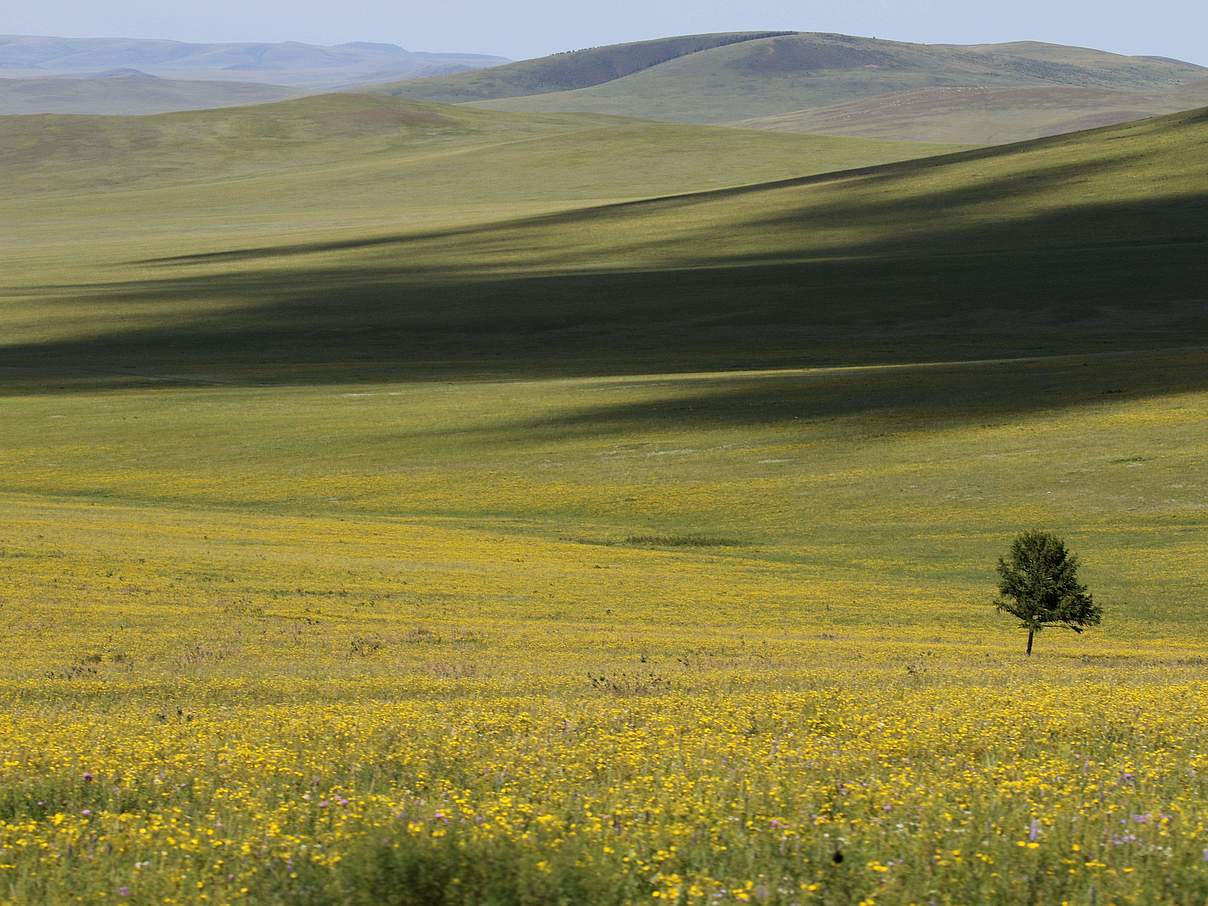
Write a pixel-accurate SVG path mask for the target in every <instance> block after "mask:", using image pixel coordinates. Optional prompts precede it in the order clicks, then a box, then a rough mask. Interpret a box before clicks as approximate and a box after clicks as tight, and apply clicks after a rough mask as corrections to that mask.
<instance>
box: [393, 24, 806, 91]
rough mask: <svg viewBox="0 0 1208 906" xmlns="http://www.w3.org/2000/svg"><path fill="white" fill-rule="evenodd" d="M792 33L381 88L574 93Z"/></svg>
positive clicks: (559, 59)
mask: <svg viewBox="0 0 1208 906" xmlns="http://www.w3.org/2000/svg"><path fill="white" fill-rule="evenodd" d="M786 34H791V33H790V32H733V33H722V34H712V35H687V36H684V37H676V38H659V39H656V40H653V41H637V42H633V43H630V44H614V45H609V46H606V47H590V48H586V49H583V50H576V51H569V52H567V53H559V54H554V55H552V56H548V57H541V58H539V59H536V60H523V61H520V62H517V63H508V64H505V65H503V66H494V67H490V68H489V69H486V70H483V71H482V72H465V73H458V74H456V75H450V76H444V77H431V78H428V79H424V80H423V81H422V82H420V83H419V84H416V85H408V86H403V85H386V86H383V87H381V88H380V89H378V90H380V91H381V92H382V93H384V94H391V95H395V96H400V97H409V98H415V99H417V100H425V101H440V102H443V103H448V104H460V103H467V102H471V101H487V100H495V99H500V98H514V97H528V96H531V95H538V94H551V93H556V92H562V91H574V90H577V89H582V88H590V87H593V86H596V85H603V84H606V83H608V82H612V81H615V80H617V79H622V78H624V77H626V76H629V75H633V74H635V73H639V72H642V71H644V70H647V69H650V68H652V67H656V66H659V65H661V64H663V63H667V62H670V61H671V60H676V59H679V58H681V57H686V56H689V55H691V54H698V53H702V52H704V51H708V50H713V49H716V48H720V47H728V46H731V45H735V44H743V43H746V42H748V41H757V40H760V39H762V38H767V37H770V36H773V35H786Z"/></svg>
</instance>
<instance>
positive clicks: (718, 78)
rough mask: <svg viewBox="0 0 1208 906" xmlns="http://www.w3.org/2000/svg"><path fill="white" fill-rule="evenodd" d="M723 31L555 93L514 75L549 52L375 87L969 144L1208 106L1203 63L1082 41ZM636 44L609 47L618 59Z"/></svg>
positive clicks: (534, 106) (507, 105) (501, 102)
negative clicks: (712, 40)
mask: <svg viewBox="0 0 1208 906" xmlns="http://www.w3.org/2000/svg"><path fill="white" fill-rule="evenodd" d="M715 37H718V38H720V37H721V36H715ZM725 37H726V38H727V40H726V41H724V43H723V42H721V41H718V43H717V44H716V45H715V46H701V47H700V48H699V49H695V50H690V51H689V52H683V53H680V54H677V55H676V56H674V57H672V58H670V59H667V60H665V61H662V62H657V63H655V64H654V65H642V66H637V65H634V66H633V67H632V71H625V70H623V69H622V70H619V71H618V74H617V75H616V76H615V77H613V78H609V79H607V80H601V81H599V82H597V83H595V84H590V85H582V86H580V85H576V84H565V85H564V86H563V87H560V88H558V87H557V85H558V83H557V80H554V79H550V80H543V81H538V82H537V83H533V82H532V81H529V80H526V79H524V78H520V77H519V75H520V73H521V72H529V71H537V70H540V69H542V68H543V67H549V66H552V65H553V64H554V62H555V58H546V59H545V60H539V61H530V62H529V63H526V64H513V65H512V66H510V67H499V68H496V69H488V70H484V71H482V72H476V73H472V74H469V75H458V76H453V77H447V78H430V79H422V80H419V81H416V82H413V83H410V84H403V85H393V86H386V87H384V88H383V89H381V90H384V91H388V92H390V93H394V94H398V95H402V96H408V97H416V98H431V99H441V100H446V101H454V102H474V103H481V104H482V105H484V106H488V107H491V108H493V109H500V110H511V111H530V112H533V111H541V112H552V111H558V112H572V111H579V112H591V113H609V114H618V115H625V116H636V117H642V118H648V119H654V120H664V121H673V122H706V123H741V124H742V125H745V126H754V127H760V128H763V127H766V128H773V129H800V130H802V131H825V132H831V133H836V134H854V135H866V136H874V137H878V138H893V139H922V140H928V141H949V142H952V141H955V142H961V143H966V144H978V143H992V142H995V141H1008V140H1009V141H1016V140H1021V139H1026V138H1033V137H1039V136H1042V135H1045V134H1050V133H1053V132H1057V131H1063V130H1068V129H1076V128H1086V127H1089V126H1092V125H1103V124H1109V123H1112V122H1122V121H1127V120H1130V119H1136V118H1138V117H1139V116H1145V115H1152V114H1157V113H1166V112H1174V111H1176V110H1179V109H1186V108H1188V107H1190V106H1196V105H1198V104H1201V103H1205V102H1208V70H1206V69H1204V68H1203V67H1199V66H1195V65H1193V64H1189V63H1182V62H1179V61H1172V60H1162V59H1154V58H1147V57H1124V56H1119V55H1116V54H1110V53H1104V52H1101V51H1095V50H1089V49H1085V48H1077V47H1061V46H1055V45H1046V44H1038V43H1026V42H1025V43H1015V44H1002V45H978V46H969V47H959V46H949V45H919V44H906V43H902V42H896V41H883V40H877V39H871V38H857V37H849V36H845V35H830V34H773V35H767V36H761V35H757V34H752V35H744V36H725ZM737 38H742V40H737ZM640 46H641V45H622V46H620V47H617V48H612V49H606V50H609V51H610V52H611V53H612V54H614V55H618V54H624V53H632V48H636V47H640ZM601 52H603V51H597V52H596V53H601ZM518 66H522V67H526V68H525V69H517V68H516V67H518ZM955 89H962V90H960V91H957V90H955ZM968 89H976V91H969V90H968Z"/></svg>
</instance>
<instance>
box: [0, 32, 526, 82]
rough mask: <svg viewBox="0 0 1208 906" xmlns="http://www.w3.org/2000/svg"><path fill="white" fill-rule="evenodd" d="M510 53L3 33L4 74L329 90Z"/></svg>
mask: <svg viewBox="0 0 1208 906" xmlns="http://www.w3.org/2000/svg"><path fill="white" fill-rule="evenodd" d="M506 62H507V60H506V59H504V58H503V57H493V56H485V55H481V54H463V53H416V52H413V51H409V50H404V49H403V48H401V47H398V46H396V45H394V44H374V43H367V42H354V43H351V44H338V45H335V46H331V47H323V46H319V45H314V44H300V43H298V42H295V41H289V42H285V43H281V44H254V43H248V44H188V43H184V42H181V41H159V40H144V39H136V38H54V37H38V36H30V35H0V78H25V79H28V78H41V77H46V76H56V75H58V76H62V75H71V76H83V75H89V76H91V75H94V74H96V73H101V72H106V71H109V70H114V69H136V70H139V71H140V72H144V73H148V74H150V75H154V76H159V77H161V78H166V79H175V80H204V81H231V82H245V83H247V82H256V83H267V84H271V85H277V86H284V87H288V88H304V89H308V90H321V89H330V88H341V87H346V86H349V85H354V84H357V83H362V82H384V81H392V80H402V79H412V78H417V77H420V76H434V75H442V74H448V73H454V72H461V71H464V70H470V69H478V68H482V67H486V66H496V65H499V64H501V63H506Z"/></svg>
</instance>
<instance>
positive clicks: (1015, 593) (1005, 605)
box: [996, 531, 1103, 657]
mask: <svg viewBox="0 0 1208 906" xmlns="http://www.w3.org/2000/svg"><path fill="white" fill-rule="evenodd" d="M1078 566H1079V562H1078V558H1077V557H1076V556H1074V555H1073V554H1071V553H1069V552H1068V551H1067V550H1066V549H1065V542H1063V541H1062V540H1061V539H1060V538H1058V537H1057V536H1056V535H1053V534H1051V533H1049V532H1038V531H1031V532H1024V533H1023V534H1021V535H1020V536H1019V537H1017V538H1016V539H1015V541H1014V542H1012V544H1011V552H1010V554H1009V555H1008V556H1007V557H1005V558H1000V559H999V561H998V576H999V582H998V592H999V594H1000V595H1002V597H1001V598H999V600H998V602H997V603H996V606H997V608H998V609H999V610H1000V611H1002V612H1003V613H1009V614H1010V615H1011V616H1013V617H1016V618H1018V620H1019V623H1020V626H1021V627H1022V628H1024V629H1026V630H1027V631H1028V656H1029V657H1030V656H1031V654H1032V641H1033V639H1035V638H1036V633H1038V632H1040V631H1041V630H1042V629H1045V628H1047V627H1049V626H1063V627H1065V628H1066V629H1072V630H1074V632H1082V630H1083V629H1086V628H1087V627H1088V626H1098V625H1099V621H1100V620H1101V619H1102V617H1103V609H1102V608H1101V607H1099V605H1098V604H1096V603H1095V600H1094V598H1092V597H1091V595H1090V594H1089V593H1088V592H1087V590H1086V586H1085V585H1083V584H1082V583H1081V582H1079V581H1078Z"/></svg>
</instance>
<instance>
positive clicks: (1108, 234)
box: [0, 96, 1208, 906]
mask: <svg viewBox="0 0 1208 906" xmlns="http://www.w3.org/2000/svg"><path fill="white" fill-rule="evenodd" d="M329 105H330V106H329ZM378 105H383V106H378ZM265 111H269V115H268V116H266V114H265ZM366 111H369V113H366ZM381 111H385V112H381ZM245 116H248V114H247V113H246V112H239V111H224V112H221V113H205V114H187V115H176V116H172V117H165V118H152V119H151V120H139V121H127V122H126V123H125V126H124V128H125V129H128V130H131V131H129V132H126V131H123V126H122V121H120V120H113V121H110V120H105V122H106V123H112V124H113V125H112V126H111V127H110V128H111V129H112V130H113V131H112V132H105V131H101V130H99V129H96V128H95V124H93V123H91V122H88V123H81V122H80V121H78V120H75V119H61V120H59V119H53V118H51V119H36V120H34V119H31V120H24V119H23V120H18V121H6V123H5V125H6V128H5V129H4V130H3V131H2V132H0V136H3V137H4V141H5V142H6V144H4V145H3V146H0V155H3V156H0V161H2V162H3V164H2V165H3V166H4V168H5V174H6V176H9V177H11V178H10V179H9V180H8V181H7V182H6V187H7V188H6V194H5V196H4V198H3V199H2V200H0V206H2V207H0V210H2V212H3V213H2V215H0V216H4V217H5V218H6V222H14V223H20V224H21V229H20V230H19V231H18V232H14V233H10V234H7V235H6V236H5V237H4V239H3V242H4V245H3V247H2V254H3V257H4V269H3V274H4V281H3V282H4V284H5V287H4V290H3V292H2V294H0V327H2V330H3V333H2V334H0V335H2V336H3V346H0V387H2V389H3V394H2V395H0V424H2V425H3V427H4V430H3V431H2V432H0V553H2V555H0V638H3V639H4V642H5V657H4V658H3V660H0V701H3V703H4V708H3V716H0V778H2V782H0V901H4V900H8V901H12V902H15V903H32V902H46V901H55V902H72V901H76V902H87V903H96V902H136V903H153V902H154V903H163V902H170V903H202V902H206V903H227V902H231V903H237V902H255V903H331V902H347V903H375V904H376V903H425V904H426V903H439V902H450V903H534V904H546V903H568V904H569V903H584V902H592V903H633V902H654V901H660V902H679V903H697V902H702V903H703V902H722V903H738V902H761V903H776V904H779V903H821V904H836V906H838V904H850V903H866V904H874V903H880V904H896V903H901V904H906V903H912V902H920V903H921V902H931V901H934V902H937V903H951V904H956V903H970V902H1019V903H1050V902H1053V903H1058V902H1062V901H1068V902H1070V903H1077V904H1091V903H1096V904H1099V903H1109V902H1112V903H1120V904H1124V903H1138V904H1142V903H1153V904H1158V903H1169V902H1179V903H1200V902H1203V901H1204V900H1205V898H1206V897H1208V876H1206V875H1205V863H1204V857H1205V856H1204V851H1205V847H1208V839H1206V838H1208V826H1206V824H1205V811H1204V808H1203V806H1204V802H1205V799H1206V794H1208V788H1206V786H1205V779H1204V778H1205V777H1206V776H1208V774H1206V769H1208V764H1206V763H1205V755H1204V753H1205V744H1206V742H1208V739H1206V737H1205V732H1206V731H1205V726H1208V722H1206V721H1205V717H1206V716H1208V700H1206V699H1205V694H1204V689H1205V685H1204V680H1205V679H1206V671H1208V664H1206V662H1205V658H1204V654H1203V652H1204V650H1205V646H1206V643H1208V626H1206V625H1205V623H1204V620H1203V601H1204V594H1205V582H1204V578H1203V577H1204V575H1205V574H1206V572H1208V570H1206V567H1208V543H1206V535H1205V512H1204V504H1203V501H1204V500H1205V499H1208V469H1206V468H1205V463H1206V462H1208V428H1206V426H1208V387H1206V386H1205V374H1208V372H1206V370H1205V365H1206V364H1208V351H1206V349H1205V347H1206V345H1208V344H1206V342H1205V336H1206V333H1208V325H1205V323H1204V320H1203V318H1204V315H1203V312H1204V307H1205V306H1204V298H1203V287H1204V285H1205V282H1204V276H1205V275H1204V273H1203V268H1204V255H1203V250H1204V244H1205V242H1206V241H1208V236H1206V235H1205V233H1204V224H1205V223H1208V219H1206V218H1205V216H1204V214H1205V211H1204V206H1205V203H1206V202H1205V189H1206V188H1208V187H1206V186H1205V185H1204V184H1203V177H1202V175H1200V174H1201V173H1202V168H1196V167H1191V166H1188V161H1195V160H1198V159H1200V157H1202V154H1203V151H1202V148H1203V147H1204V144H1203V139H1204V133H1205V130H1206V129H1208V118H1206V117H1205V115H1204V114H1203V113H1198V114H1187V115H1183V116H1180V117H1172V118H1168V119H1166V120H1162V121H1155V122H1149V123H1144V124H1138V125H1133V126H1128V127H1117V128H1114V129H1110V130H1104V131H1100V132H1096V133H1088V134H1086V135H1081V136H1077V137H1074V138H1063V139H1053V140H1048V141H1044V142H1037V143H1032V144H1028V145H1022V146H1017V147H1012V148H1006V149H1000V150H995V151H977V152H961V153H957V154H950V155H947V156H941V157H937V158H932V159H928V160H923V161H909V162H904V163H893V164H887V165H882V166H876V167H869V168H867V169H863V170H856V171H847V172H844V173H841V174H825V173H823V172H822V171H824V170H827V169H840V168H842V167H843V166H845V165H858V164H872V163H876V162H877V161H876V159H871V160H870V159H867V158H864V159H861V158H859V157H858V156H856V157H849V158H848V159H847V161H846V163H844V162H843V161H841V156H842V155H844V154H849V155H860V154H867V155H871V154H874V153H886V149H885V147H884V146H879V145H877V144H876V143H866V142H860V141H849V140H843V139H840V140H837V142H838V143H837V144H833V143H831V142H832V140H821V142H816V141H815V140H813V139H808V138H801V137H798V136H774V135H765V134H760V133H747V132H739V131H733V132H731V131H726V130H715V129H708V128H703V127H693V126H658V125H649V124H635V123H633V122H630V121H623V120H616V119H610V118H602V117H598V118H590V117H589V118H579V117H574V116H569V115H557V116H544V117H531V116H522V115H517V114H506V115H505V114H497V113H494V112H490V111H475V110H467V109H466V108H462V107H458V108H445V107H439V106H425V105H419V106H416V105H413V104H411V105H408V104H405V103H404V102H399V101H393V100H381V99H378V100H361V99H357V98H355V97H351V96H350V97H346V98H342V99H336V100H324V99H307V100H305V101H294V102H289V103H287V104H283V105H275V106H274V107H273V108H264V109H263V110H261V111H260V112H259V116H258V117H256V118H254V119H252V118H249V119H243V117H245ZM274 116H275V117H276V118H275V119H274V118H273V117H274ZM375 122H385V123H387V124H388V126H387V127H386V128H379V127H378V126H375V125H373V123H375ZM353 124H359V126H358V127H357V128H352V125H353ZM138 129H145V130H146V131H141V132H140V131H136V130H138ZM73 130H74V131H73ZM257 130H260V131H257ZM14 136H15V138H14ZM73 136H74V137H73ZM232 137H233V138H232ZM731 142H733V143H734V144H731ZM233 143H236V144H233ZM677 147H682V148H684V149H685V150H684V151H683V153H682V154H680V155H673V154H672V149H675V148H677ZM131 148H133V149H134V154H135V155H136V157H134V158H133V159H132V158H131V156H130V154H131V152H130V150H129V149H131ZM283 148H288V149H289V150H288V152H282V149H283ZM878 148H879V149H880V152H878V151H877V149H878ZM48 149H50V150H53V152H54V153H49V150H48ZM274 149H276V156H275V157H274ZM727 149H728V150H727ZM905 150H906V149H905V148H904V147H903V148H897V149H893V152H892V153H887V156H885V157H882V158H880V160H889V159H892V158H893V157H894V156H900V155H902V154H903V152H904V151H905ZM827 155H834V156H833V157H832V158H828V157H827ZM828 161H829V162H830V163H828ZM793 167H798V168H800V169H799V170H798V172H797V173H796V174H794V173H793V172H791V171H792V168H793ZM810 171H813V172H814V173H815V174H816V175H814V176H808V177H807V176H804V174H805V173H807V172H810ZM388 174H395V177H396V178H395V179H394V180H391V179H388V178H387V175H388ZM744 175H748V176H749V178H748V179H745V180H744V178H743V177H744ZM790 176H797V177H799V178H788V177H790ZM370 178H372V182H370V181H368V180H370ZM744 182H745V183H751V184H749V185H745V186H744V185H743V183H744ZM85 186H92V188H91V190H88V191H85V190H84V187H85ZM660 187H662V188H661V189H660ZM643 196H647V197H646V198H645V200H638V199H641V198H643ZM649 196H662V197H655V198H651V197H649ZM668 196H670V197H668ZM1030 526H1044V527H1048V528H1052V529H1055V530H1057V531H1060V532H1062V533H1063V534H1065V535H1066V536H1067V538H1068V539H1069V540H1070V542H1071V543H1072V545H1073V546H1074V548H1075V549H1076V550H1078V551H1079V552H1080V553H1081V554H1082V555H1083V557H1084V559H1085V562H1086V566H1085V578H1086V579H1087V581H1088V582H1089V583H1090V585H1091V587H1092V590H1093V591H1094V592H1095V593H1096V595H1097V597H1098V599H1099V600H1100V601H1101V603H1103V604H1104V606H1105V608H1106V611H1107V616H1106V618H1105V623H1104V625H1103V627H1102V628H1101V629H1097V630H1095V631H1094V632H1092V633H1088V634H1087V635H1085V636H1078V637H1075V636H1073V635H1071V634H1066V635H1062V634H1058V633H1057V632H1055V631H1054V632H1049V633H1045V634H1042V636H1041V637H1040V639H1039V642H1038V646H1037V654H1036V655H1035V656H1034V657H1033V658H1032V659H1031V660H1030V661H1025V659H1024V658H1023V657H1022V648H1023V638H1022V635H1021V634H1020V633H1019V632H1018V631H1017V630H1015V629H1014V628H1013V627H1012V626H1011V625H1010V623H1009V622H1007V621H1005V620H1004V619H1003V618H1002V617H1000V616H998V615H996V614H995V613H994V610H993V608H992V607H990V606H989V600H990V598H991V596H992V594H993V570H992V564H993V560H994V558H995V557H996V556H997V555H998V554H1000V553H1002V552H1003V550H1004V549H1005V547H1006V545H1007V543H1008V542H1009V540H1010V537H1011V535H1012V534H1013V533H1014V532H1015V531H1016V530H1018V529H1020V528H1025V527H1030Z"/></svg>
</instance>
